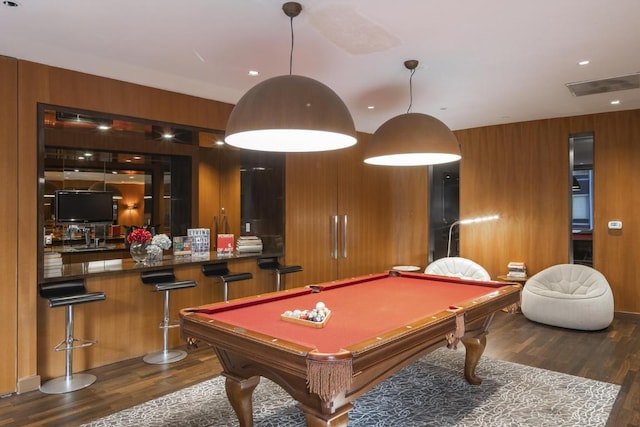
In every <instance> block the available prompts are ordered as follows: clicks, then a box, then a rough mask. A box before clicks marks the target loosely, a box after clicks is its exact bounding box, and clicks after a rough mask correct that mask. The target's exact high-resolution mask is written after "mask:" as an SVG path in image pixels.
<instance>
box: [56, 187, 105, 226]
mask: <svg viewBox="0 0 640 427" xmlns="http://www.w3.org/2000/svg"><path fill="white" fill-rule="evenodd" d="M111 222H113V193H112V192H111V191H81V190H57V191H56V223H57V224H98V223H111Z"/></svg>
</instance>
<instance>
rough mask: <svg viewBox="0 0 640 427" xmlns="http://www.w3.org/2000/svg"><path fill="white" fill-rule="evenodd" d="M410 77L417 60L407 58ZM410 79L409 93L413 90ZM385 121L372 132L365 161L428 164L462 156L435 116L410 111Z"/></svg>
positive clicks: (443, 125) (446, 130) (413, 164)
mask: <svg viewBox="0 0 640 427" xmlns="http://www.w3.org/2000/svg"><path fill="white" fill-rule="evenodd" d="M404 66H405V67H406V68H407V69H409V70H411V78H412V77H413V73H415V70H416V68H417V67H418V61H416V60H409V61H405V63H404ZM411 78H410V79H409V92H410V96H411V98H413V94H412V90H411ZM410 111H411V104H410V105H409V110H408V111H407V113H406V114H401V115H399V116H396V117H394V118H392V119H389V120H387V121H386V122H384V123H383V124H382V125H381V126H380V127H379V128H378V129H377V130H376V131H375V132H374V134H373V136H372V138H371V140H370V142H369V143H368V144H367V147H366V149H365V160H364V161H365V163H368V164H372V165H382V166H425V165H436V164H440V163H448V162H453V161H456V160H459V159H460V157H461V156H460V145H459V144H458V140H457V139H456V137H455V135H454V134H453V132H451V130H450V129H449V128H448V127H447V125H445V124H444V123H442V122H441V121H440V120H438V119H436V118H435V117H432V116H429V115H427V114H420V113H411V112H410Z"/></svg>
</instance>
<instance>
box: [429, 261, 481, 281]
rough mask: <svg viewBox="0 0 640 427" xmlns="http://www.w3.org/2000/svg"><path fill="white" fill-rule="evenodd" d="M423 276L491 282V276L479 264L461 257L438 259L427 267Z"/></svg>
mask: <svg viewBox="0 0 640 427" xmlns="http://www.w3.org/2000/svg"><path fill="white" fill-rule="evenodd" d="M424 272H425V274H434V275H436V276H449V277H459V278H461V279H472V280H491V276H490V275H489V273H488V272H487V270H485V269H484V268H483V267H482V266H481V265H480V264H478V263H476V262H474V261H471V260H470V259H468V258H462V257H446V258H440V259H437V260H435V261H433V262H432V263H431V264H429V265H427V268H425V270H424Z"/></svg>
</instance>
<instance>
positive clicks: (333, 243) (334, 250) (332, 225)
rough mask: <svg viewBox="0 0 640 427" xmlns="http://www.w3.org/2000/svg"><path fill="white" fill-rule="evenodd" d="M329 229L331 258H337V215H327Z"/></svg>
mask: <svg viewBox="0 0 640 427" xmlns="http://www.w3.org/2000/svg"><path fill="white" fill-rule="evenodd" d="M329 229H330V230H331V254H330V256H331V259H338V215H331V216H330V217H329Z"/></svg>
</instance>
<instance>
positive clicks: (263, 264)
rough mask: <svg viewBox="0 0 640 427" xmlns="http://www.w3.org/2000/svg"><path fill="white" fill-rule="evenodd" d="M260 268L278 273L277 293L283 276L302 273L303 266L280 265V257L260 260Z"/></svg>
mask: <svg viewBox="0 0 640 427" xmlns="http://www.w3.org/2000/svg"><path fill="white" fill-rule="evenodd" d="M258 267H260V268H262V269H263V270H274V271H275V272H276V291H279V290H280V286H281V283H282V275H283V274H289V273H297V272H298V271H302V266H301V265H289V266H287V265H280V263H279V262H278V257H266V258H258Z"/></svg>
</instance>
